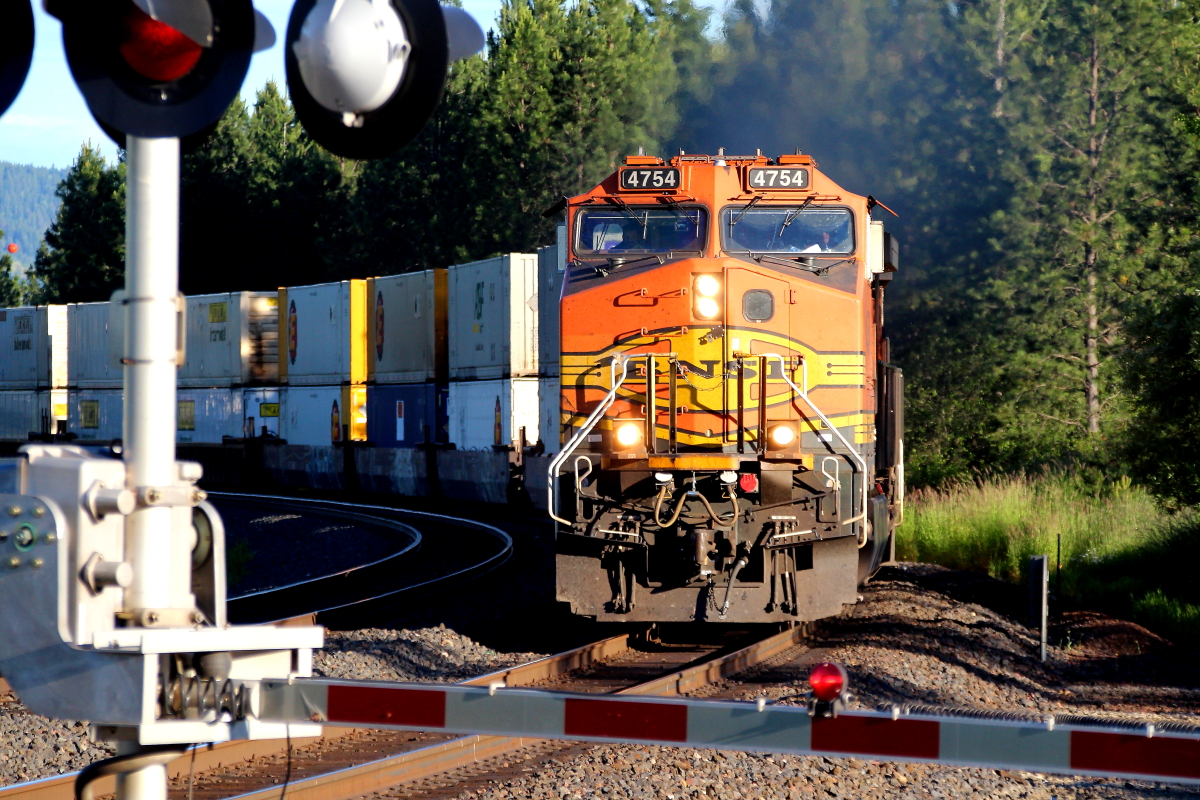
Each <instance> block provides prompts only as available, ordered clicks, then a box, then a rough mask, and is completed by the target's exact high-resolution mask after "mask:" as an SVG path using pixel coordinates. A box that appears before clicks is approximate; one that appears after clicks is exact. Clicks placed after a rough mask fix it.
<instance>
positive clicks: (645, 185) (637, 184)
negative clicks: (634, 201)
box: [620, 167, 679, 192]
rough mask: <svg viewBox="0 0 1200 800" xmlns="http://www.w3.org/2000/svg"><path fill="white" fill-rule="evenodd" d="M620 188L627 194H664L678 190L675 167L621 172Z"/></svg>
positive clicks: (677, 175)
mask: <svg viewBox="0 0 1200 800" xmlns="http://www.w3.org/2000/svg"><path fill="white" fill-rule="evenodd" d="M620 180H621V188H622V189H623V190H624V191H627V192H665V191H671V190H674V189H678V188H679V170H678V169H677V168H675V167H629V168H628V169H623V170H621V174H620Z"/></svg>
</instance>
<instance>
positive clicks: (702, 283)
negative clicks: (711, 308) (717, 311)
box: [696, 275, 721, 297]
mask: <svg viewBox="0 0 1200 800" xmlns="http://www.w3.org/2000/svg"><path fill="white" fill-rule="evenodd" d="M720 291H721V282H720V281H719V280H717V279H716V278H715V277H714V276H712V275H701V276H700V277H698V278H696V294H698V295H700V296H701V297H716V296H717V294H718V293H719V292H720Z"/></svg>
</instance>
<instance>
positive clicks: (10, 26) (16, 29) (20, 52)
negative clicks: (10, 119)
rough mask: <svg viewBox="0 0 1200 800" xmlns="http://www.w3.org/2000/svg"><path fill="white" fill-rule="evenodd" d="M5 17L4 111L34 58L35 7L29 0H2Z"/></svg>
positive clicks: (0, 50)
mask: <svg viewBox="0 0 1200 800" xmlns="http://www.w3.org/2000/svg"><path fill="white" fill-rule="evenodd" d="M0 18H2V19H4V20H5V25H4V42H3V44H0V114H3V113H4V112H5V110H7V109H8V107H9V106H10V105H12V101H13V100H16V99H17V94H18V93H19V92H20V91H21V85H22V84H24V83H25V76H26V75H28V74H29V64H30V62H31V61H33V7H32V6H31V5H30V3H29V0H0Z"/></svg>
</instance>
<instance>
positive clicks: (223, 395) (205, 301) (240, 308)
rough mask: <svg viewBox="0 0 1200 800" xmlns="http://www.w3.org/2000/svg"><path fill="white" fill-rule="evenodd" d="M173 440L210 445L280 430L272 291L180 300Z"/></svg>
mask: <svg viewBox="0 0 1200 800" xmlns="http://www.w3.org/2000/svg"><path fill="white" fill-rule="evenodd" d="M185 325H186V329H187V333H186V342H185V353H184V362H183V365H182V366H181V367H180V369H179V377H178V387H179V389H178V396H177V398H176V403H177V406H178V409H177V414H178V417H177V418H178V426H177V427H178V434H177V436H178V439H177V441H178V442H180V443H181V444H183V443H193V444H194V443H204V444H217V443H220V442H223V441H225V440H228V439H239V438H246V439H250V438H255V437H261V436H268V437H277V436H278V435H279V389H278V386H277V384H278V381H279V300H278V296H277V295H276V293H275V292H225V293H220V294H206V295H196V296H193V297H188V298H187V311H186V317H185Z"/></svg>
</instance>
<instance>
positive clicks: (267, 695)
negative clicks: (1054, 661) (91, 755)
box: [258, 678, 1200, 783]
mask: <svg viewBox="0 0 1200 800" xmlns="http://www.w3.org/2000/svg"><path fill="white" fill-rule="evenodd" d="M258 707H259V708H258V716H259V717H260V718H261V719H263V720H264V721H271V722H320V723H322V724H324V725H344V726H354V727H372V728H398V729H407V730H425V731H445V732H447V733H463V734H484V735H500V736H515V737H530V738H540V739H566V740H578V741H592V742H636V743H639V744H655V745H667V746H687V747H697V748H715V749H718V750H742V751H757V752H769V753H794V754H799V755H827V756H854V757H858V758H866V759H873V760H880V761H912V762H925V763H937V764H950V765H958V766H970V767H986V768H990V769H1015V770H1025V771H1028V772H1057V773H1065V774H1070V775H1093V776H1101V777H1121V778H1136V779H1143V780H1155V781H1166V782H1175V783H1200V728H1195V727H1190V726H1182V725H1165V726H1158V727H1156V726H1155V725H1154V724H1152V723H1146V724H1135V723H1126V722H1118V721H1113V720H1102V719H1094V718H1083V717H1076V716H1070V717H1059V718H1055V717H1052V716H1048V717H1045V718H1044V719H1036V718H1030V717H1021V716H1019V715H1002V714H985V713H968V712H962V713H961V715H960V714H957V713H955V712H935V711H920V710H911V709H909V710H906V709H901V708H900V707H897V708H895V709H894V710H893V711H892V712H890V713H889V712H887V711H843V712H841V713H839V714H838V715H837V716H836V717H832V718H829V717H821V716H810V714H809V710H808V709H807V708H805V707H798V706H781V705H768V704H765V703H763V702H739V701H718V700H689V699H646V698H644V697H640V698H628V697H620V696H612V695H586V694H569V693H564V692H547V691H539V690H535V689H515V688H514V689H507V688H498V687H491V688H484V687H474V686H460V685H448V686H447V685H436V684H434V685H431V684H427V683H425V684H422V683H379V682H367V681H347V680H333V679H323V678H296V679H294V680H293V681H291V682H290V683H289V682H283V681H264V682H263V684H262V685H261V692H260V695H259V702H258Z"/></svg>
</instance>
